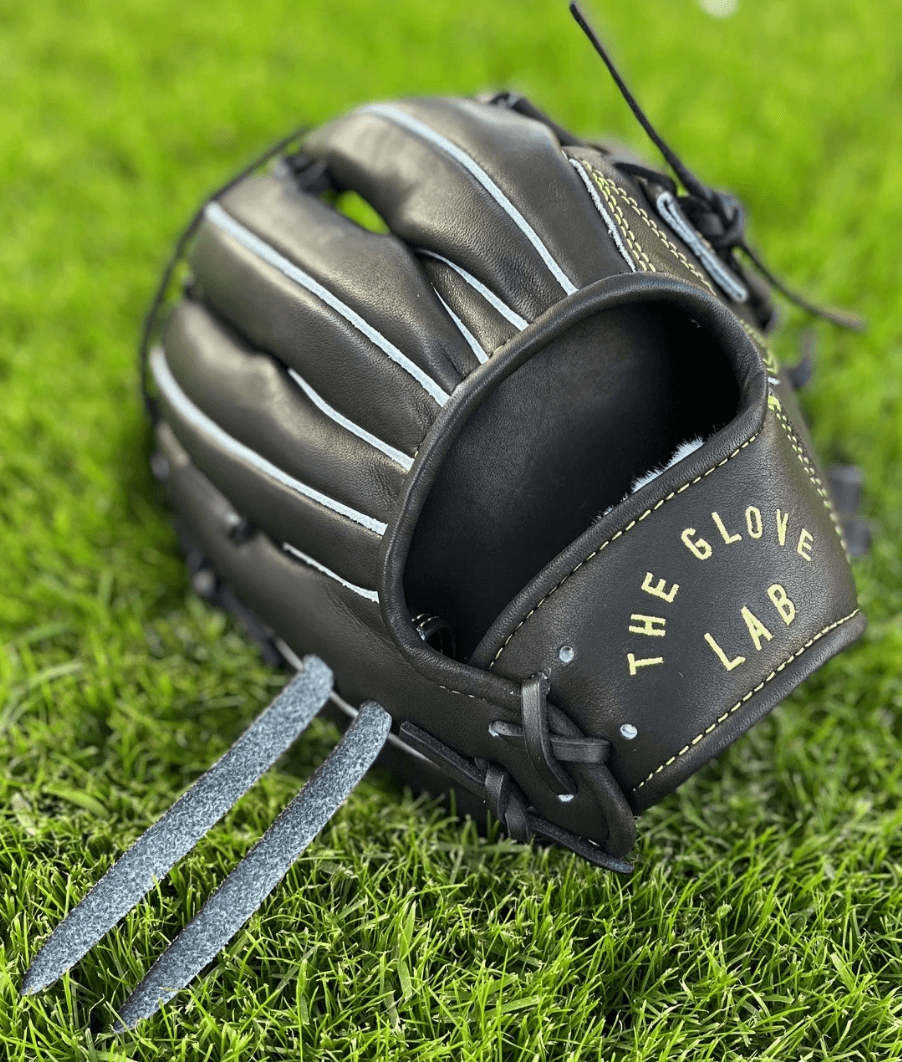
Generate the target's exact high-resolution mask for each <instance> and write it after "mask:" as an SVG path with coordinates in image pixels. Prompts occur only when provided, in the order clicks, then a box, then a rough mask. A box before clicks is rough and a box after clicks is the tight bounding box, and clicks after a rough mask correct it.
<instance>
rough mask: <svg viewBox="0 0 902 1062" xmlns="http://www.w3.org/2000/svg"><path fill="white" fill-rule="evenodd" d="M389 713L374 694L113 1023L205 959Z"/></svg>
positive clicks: (157, 999) (153, 1000) (279, 872)
mask: <svg viewBox="0 0 902 1062" xmlns="http://www.w3.org/2000/svg"><path fill="white" fill-rule="evenodd" d="M390 728H391V716H390V715H389V714H388V713H387V712H386V711H385V709H383V708H381V707H380V706H379V705H378V704H376V703H375V702H373V701H368V702H366V703H365V704H363V705H362V706H361V708H360V712H359V713H358V715H357V718H356V719H355V720H354V722H353V723H352V724H351V726H350V727H348V729H347V731H346V732H345V735H344V737H343V738H342V739H341V741H340V742H339V743H338V745H336V747H335V748H334V749H333V750H332V752H331V753H330V755H329V757H328V759H326V760H325V762H324V763H323V764H322V765H321V766H320V767H319V768H317V770H316V771H315V772H314V774H313V776H312V777H311V779H310V781H309V782H308V783H307V784H306V785H305V786H304V788H303V789H302V790H301V791H300V793H298V795H297V796H296V797H295V798H294V799H293V800H292V801H291V803H290V804H288V806H287V807H286V808H285V810H284V811H283V812H282V813H281V815H279V817H278V818H277V819H276V821H275V822H274V823H273V824H272V826H271V827H270V828H269V829H268V830H267V831H266V833H265V834H264V835H263V837H262V838H261V839H260V840H259V841H258V842H257V844H256V845H255V846H254V847H253V848H252V849H251V851H250V852H249V853H248V855H247V856H246V857H245V858H244V860H243V861H242V862H241V863H239V864H238V866H237V867H236V868H235V869H234V870H233V871H232V873H231V874H229V876H228V877H227V878H226V880H225V881H224V882H223V883H222V885H221V886H220V887H219V889H218V890H217V891H216V892H215V893H214V894H213V895H212V896H211V897H210V899H209V900H208V901H207V902H206V904H205V905H204V907H203V908H202V909H201V911H200V913H199V914H198V915H197V916H196V917H195V918H194V919H193V920H192V921H191V922H189V924H188V925H187V926H186V927H185V928H184V929H183V930H182V932H181V933H180V934H179V935H178V937H176V939H175V941H173V943H172V944H171V945H170V946H169V948H168V949H167V950H166V951H165V952H164V953H163V954H162V955H161V956H160V958H159V959H158V960H157V961H156V963H155V964H154V966H153V967H152V969H151V970H150V972H149V973H148V975H147V976H146V977H145V978H144V980H143V981H142V982H141V984H140V985H138V987H137V988H136V989H135V991H134V992H133V993H132V995H131V996H130V997H129V998H128V1000H126V1002H125V1005H124V1006H123V1008H122V1011H121V1013H120V1021H119V1022H118V1023H117V1024H116V1025H115V1027H114V1028H115V1031H117V1032H122V1031H124V1030H126V1029H131V1028H134V1026H135V1025H136V1024H137V1023H138V1022H139V1021H141V1020H142V1019H143V1018H147V1017H149V1016H150V1015H151V1014H153V1013H155V1012H156V1011H157V1010H158V1009H159V1007H160V1006H161V1005H162V1004H163V1003H166V1002H167V1001H168V1000H170V999H171V998H172V997H173V996H174V995H175V994H176V992H178V991H179V989H181V988H184V987H185V985H187V984H188V982H189V981H191V980H192V979H193V978H194V977H195V976H196V975H197V974H198V973H199V972H200V970H201V969H202V968H203V967H204V966H206V964H207V963H208V962H211V961H212V960H213V959H214V958H215V957H216V955H217V954H218V953H219V952H220V951H221V950H222V948H224V947H225V945H226V944H227V943H228V942H229V941H230V940H231V939H232V937H233V936H234V935H235V933H237V932H238V930H239V929H240V928H241V927H242V926H243V925H244V923H245V922H246V921H247V920H248V919H249V918H250V917H251V915H252V914H253V913H254V912H255V911H256V910H257V908H258V907H259V906H260V904H261V903H263V901H264V900H265V899H266V897H267V896H268V895H269V894H270V893H271V892H272V890H273V889H274V888H275V887H276V886H277V885H278V884H279V882H280V881H281V880H282V878H283V877H284V876H285V875H286V874H287V873H288V870H289V868H290V867H291V865H292V863H294V861H295V860H296V859H297V858H298V856H299V855H300V854H301V853H302V852H303V851H304V849H305V848H306V847H307V845H309V844H310V842H311V841H312V840H313V838H314V837H315V836H316V835H317V834H318V833H319V831H320V830H321V829H322V828H323V827H324V826H325V825H326V823H327V822H328V821H329V819H330V818H331V817H332V815H333V814H334V813H335V812H336V810H337V809H338V808H339V807H340V806H341V804H342V803H343V802H344V801H345V800H346V799H347V797H348V796H349V795H350V794H351V792H352V791H353V790H354V788H355V787H356V785H357V783H358V782H359V781H360V780H361V778H363V776H364V775H365V774H366V772H367V770H368V769H369V767H370V765H371V764H372V763H373V761H374V760H375V759H376V757H377V756H378V754H379V752H380V751H381V749H382V746H383V745H384V744H385V742H386V741H387V740H388V734H389V730H390Z"/></svg>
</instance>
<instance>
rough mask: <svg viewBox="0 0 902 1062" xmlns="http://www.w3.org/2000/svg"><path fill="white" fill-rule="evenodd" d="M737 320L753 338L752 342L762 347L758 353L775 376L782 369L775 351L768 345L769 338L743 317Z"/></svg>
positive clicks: (750, 337)
mask: <svg viewBox="0 0 902 1062" xmlns="http://www.w3.org/2000/svg"><path fill="white" fill-rule="evenodd" d="M737 320H738V321H739V323H740V324H741V325H742V328H743V331H744V332H745V333H746V335H747V336H748V337H749V339H751V340H752V342H753V343H755V344H756V346H758V347H760V348H761V349H760V350H759V351H758V353H759V354H760V355H761V360H762V361H763V362H764V367H765V368H766V369H767V371H768V372H771V373H773V374H774V376H776V375H777V373H779V371H780V366H779V363H778V362H777V359H776V357H774V352H773V351H772V350H771V349H770V347H769V346H768V345H767V340H766V339H765V338H764V336H762V335H761V333H760V332H757V331H756V330H755V329H754V328H752V326H751V325H750V324H749V323H748V322H747V321H743V320H742V318H741V317H739V318H737Z"/></svg>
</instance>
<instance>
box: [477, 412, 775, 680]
mask: <svg viewBox="0 0 902 1062" xmlns="http://www.w3.org/2000/svg"><path fill="white" fill-rule="evenodd" d="M758 435H759V433H758V432H756V433H755V434H754V435H753V436H752V437H751V438H750V439H747V440H746V441H745V442H744V443H743V444H742V445H741V446H737V447H736V449H735V450H734V451H733V452H732V453H731V454H729V455H728V456H727V457H725V458H724V459H723V461H718V463H717V464H716V465H712V467H711V468H709V469H708V470H707V471H706V472H703V473H702V474H701V475H700V476H696V477H695V479H693V480H690V482H688V483H684V484H683V486H682V487H678V488H677V489H676V490H674V491H671V492H670V494H668V495H667V496H666V497H664V498H661V499H659V500H658V501H657V502H655V504H654V505H652V506H651V507H650V508H648V509H646V510H645V512H644V513H643V514H642V515H641V516H637V517H636V519H635V520H631V521H630V522H629V523H628V524H627V525H626V527H624V528H623V529H622V530H620V531H618V532H617V534H616V535H612V536H611V537H610V538H609V539H607V540H606V541H604V542H602V544H601V545H600V546H597V547H596V548H595V549H594V550H592V552H591V553H590V554H589V555H588V557H585V558H583V560H581V561H580V562H579V564H577V566H576V567H575V568H574V569H573V570H572V571H571V572H568V574H567V575H565V576H564V577H563V578H562V579H561V580H560V582H558V583H556V584H555V585H554V586H553V587H552V588H551V589H550V590H549V591H548V593H547V594H545V596H544V597H543V598H542V599H541V600H540V601H539V602H538V603H537V604H536V605H534V606H533V607H532V608H531V609H530V610H529V612H527V613H526V615H525V616H524V617H523V619H521V620H520V622H519V623H518V624H517V626H516V627H514V629H513V630H512V631H511V632H510V634H509V635H508V636H507V637H506V638H505V639H504V642H503V644H502V645H501V648H500V649H499V650H498V652H497V653H495V656H494V657H493V659H492V662H491V663H490V664H489V667H488V670H489V671H491V670H492V668H493V667H494V666H495V664H497V663H498V659H499V657H500V656H501V654H502V653H503V652H504V650H505V649H506V648H507V647H508V644H509V643H510V641H511V639H512V638H513V637H514V635H515V634H516V633H517V631H519V630H520V628H521V627H522V626H523V624H524V623H526V621H527V620H528V619H529V618H530V616H533V615H535V613H536V612H538V611H539V609H540V608H541V607H542V605H544V604H545V602H546V601H547V600H548V598H550V597H551V595H552V594H553V593H554V592H555V591H556V590H560V588H561V587H562V586H563V585H564V583H566V582H567V580H568V579H570V578H571V577H572V576H574V575H576V573H577V572H578V571H579V570H580V568H582V567H583V565H584V564H588V563H589V561H590V560H592V559H593V558H594V557H597V556H598V554H599V553H601V551H602V550H604V549H607V547H608V546H609V545H610V544H611V543H612V542H616V541H617V539H618V538H622V537H623V536H624V535H626V534H628V533H629V532H630V531H632V529H633V528H634V527H635V526H636V525H637V524H641V523H642V521H643V520H645V519H646V518H647V517H649V516H651V515H652V513H654V512H657V510H658V509H660V508H661V506H662V505H666V504H667V502H669V501H670V500H671V499H672V498H675V497H676V496H677V495H678V494H682V493H683V491H684V490H689V488H690V487H694V486H695V484H696V483H700V482H701V481H702V480H703V479H705V478H706V477H707V476H710V475H711V473H712V472H716V471H717V469H718V468H720V467H721V466H722V465H725V464H726V463H727V462H728V461H732V460H733V458H734V457H735V456H736V455H737V454H738V453H740V452H741V451H742V450H744V449H745V448H746V447H747V446H751V445H752V443H753V442H754V441H755V440H756V439H757V438H758Z"/></svg>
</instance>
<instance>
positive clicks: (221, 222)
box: [204, 203, 450, 406]
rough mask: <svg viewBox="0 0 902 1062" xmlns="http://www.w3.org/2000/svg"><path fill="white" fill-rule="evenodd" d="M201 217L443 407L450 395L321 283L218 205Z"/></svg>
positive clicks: (208, 208)
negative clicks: (340, 319)
mask: <svg viewBox="0 0 902 1062" xmlns="http://www.w3.org/2000/svg"><path fill="white" fill-rule="evenodd" d="M204 218H205V219H206V220H207V221H209V222H210V223H211V224H212V225H215V226H216V227H217V228H218V229H221V230H222V231H223V232H225V233H227V234H228V235H229V236H231V237H232V239H233V240H236V241H237V242H238V243H240V244H241V246H242V247H244V248H245V249H246V250H248V251H250V252H251V254H255V255H256V256H257V257H258V258H260V259H262V261H264V262H266V263H267V265H270V266H272V267H273V268H274V269H278V271H279V272H280V273H281V274H282V275H283V276H286V277H288V279H289V280H293V281H294V282H295V284H297V285H299V286H300V287H302V288H304V289H306V290H307V291H309V292H310V293H311V294H312V295H315V296H316V297H317V298H318V299H319V300H320V301H321V302H324V303H325V304H326V305H327V306H329V307H331V308H332V309H333V310H335V312H336V313H338V314H340V315H341V316H342V317H343V318H344V319H345V320H346V321H347V322H348V324H351V325H353V326H354V328H356V329H357V331H358V332H360V333H361V334H362V335H365V336H366V338H367V339H368V340H369V341H370V342H371V343H373V344H375V346H377V347H378V348H379V349H380V350H381V351H382V352H383V353H384V354H387V355H388V356H389V358H391V360H392V361H393V362H394V363H395V364H396V365H400V366H401V368H402V369H403V370H404V371H405V372H406V373H408V374H409V375H410V376H412V377H413V378H414V379H415V380H416V381H417V383H418V384H419V385H420V386H421V387H422V388H423V390H424V391H426V392H427V393H428V394H430V395H431V396H432V397H433V398H434V399H435V401H436V402H437V403H438V404H439V405H440V406H443V405H444V404H445V403H446V402H447V401H448V399H449V398H450V395H449V394H448V392H447V391H445V390H444V389H443V388H441V387H439V385H438V384H437V383H436V382H435V380H433V379H432V377H431V376H429V375H428V374H427V373H425V372H423V370H422V369H421V368H420V367H419V365H415V364H414V363H413V362H412V361H411V360H410V358H408V357H407V355H406V354H403V353H402V352H401V351H400V350H398V348H397V347H396V346H395V345H394V343H392V342H391V341H390V340H388V339H386V338H385V336H384V335H382V333H381V332H378V331H376V329H375V328H373V326H372V325H371V324H369V322H367V321H365V320H364V319H363V318H362V317H361V316H360V314H359V313H357V312H356V310H352V309H351V307H350V306H347V305H346V304H345V303H343V302H342V301H341V299H339V298H338V297H337V296H335V295H334V294H333V293H332V292H331V291H329V290H328V288H324V287H323V285H322V284H320V283H319V282H318V281H316V280H314V279H313V277H311V276H310V275H309V273H305V272H304V270H303V269H300V268H299V267H298V266H296V265H295V264H294V262H291V261H289V260H288V259H287V258H286V257H285V256H284V255H282V254H279V252H278V251H277V250H276V249H275V248H274V247H271V246H270V245H269V244H268V243H267V242H266V241H265V240H262V239H260V237H259V236H258V235H257V234H256V233H254V232H251V230H250V229H248V228H246V227H245V226H244V225H242V224H241V223H240V222H239V221H236V220H235V219H234V218H233V217H232V216H231V215H230V214H227V213H226V212H225V210H223V209H222V207H221V206H220V205H219V203H207V205H206V206H205V207H204Z"/></svg>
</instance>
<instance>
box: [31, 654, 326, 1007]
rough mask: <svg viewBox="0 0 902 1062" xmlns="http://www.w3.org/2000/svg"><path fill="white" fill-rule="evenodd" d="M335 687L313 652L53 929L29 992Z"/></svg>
mask: <svg viewBox="0 0 902 1062" xmlns="http://www.w3.org/2000/svg"><path fill="white" fill-rule="evenodd" d="M331 690H332V672H331V671H330V670H329V668H328V667H327V666H326V664H324V663H323V661H322V660H320V659H319V658H318V657H315V656H308V657H305V658H304V667H303V670H302V671H301V672H300V673H299V674H298V675H297V676H296V677H295V678H294V679H293V680H292V681H291V682H290V683H289V684H288V685H287V686H286V687H285V689H284V690H282V692H281V693H280V694H279V696H278V697H276V699H275V700H274V701H273V702H272V704H271V705H270V706H269V707H268V708H266V709H265V710H264V711H263V712H262V713H261V714H260V715H259V716H258V717H257V718H256V719H255V720H254V722H253V723H252V724H251V725H250V727H248V729H247V730H245V732H244V733H243V734H242V735H241V737H240V738H238V740H237V741H236V742H235V744H234V745H232V747H231V748H230V749H229V751H228V752H226V753H225V755H224V756H223V757H222V758H221V759H220V760H218V761H217V762H216V763H215V764H214V765H213V766H212V767H211V768H210V769H209V770H208V771H207V772H206V774H204V775H202V776H201V777H200V778H199V779H198V780H197V781H196V782H195V783H194V785H192V786H191V788H190V789H188V790H187V792H185V793H184V794H183V795H182V796H181V797H180V798H179V799H178V800H177V801H176V802H175V803H174V804H173V805H172V807H171V808H170V809H169V810H168V811H167V812H166V814H165V815H163V817H162V818H161V819H159V820H158V821H157V822H156V823H155V824H154V825H153V826H151V827H150V829H149V830H147V831H146V832H145V833H144V834H142V836H141V837H140V838H139V839H138V840H137V841H136V842H135V844H134V845H132V847H131V848H130V849H129V850H128V851H127V852H126V853H125V855H124V856H122V858H121V859H120V860H119V861H118V862H117V863H116V864H115V865H114V866H113V867H111V868H110V870H109V871H107V873H106V874H105V875H104V876H103V877H102V878H101V879H100V881H99V882H98V883H97V884H96V885H95V886H94V888H92V889H91V891H90V892H89V893H88V894H87V896H85V898H84V899H83V900H82V901H81V903H79V904H78V906H77V907H75V908H74V909H73V910H72V911H70V913H69V915H68V916H67V917H66V918H65V919H64V920H63V921H62V922H61V923H60V924H59V925H58V926H57V927H56V929H55V930H54V931H53V933H52V934H51V936H50V939H49V940H48V941H47V943H46V944H45V945H44V947H43V948H41V950H40V951H39V952H38V955H37V957H36V958H35V960H34V962H33V963H32V965H31V967H30V969H29V970H28V972H27V973H26V975H25V979H24V981H23V982H22V988H21V992H22V994H23V995H30V994H32V993H34V992H38V991H40V990H41V989H42V988H46V987H47V986H48V985H50V984H52V983H53V982H54V981H55V980H56V979H57V978H58V977H60V976H61V975H62V974H63V973H65V971H66V970H68V969H69V968H70V967H71V966H73V965H74V964H75V963H76V962H78V960H79V959H80V958H82V956H83V955H85V953H86V952H88V951H89V950H90V949H91V948H92V947H93V946H94V945H95V944H96V943H97V941H98V940H100V938H101V937H103V936H104V935H105V934H106V933H108V932H109V930H110V929H112V928H113V926H114V925H115V924H116V923H117V922H118V921H119V919H120V918H122V917H123V916H124V915H125V914H127V913H128V912H129V911H130V910H131V909H132V907H134V906H135V904H137V903H138V902H139V901H140V900H141V899H142V898H143V897H144V896H145V895H146V894H147V893H148V892H149V891H150V890H151V889H152V888H153V886H154V883H155V882H156V881H159V880H160V879H161V878H164V877H165V876H166V874H168V873H169V871H170V870H171V869H172V867H173V866H174V865H175V863H176V862H177V861H178V860H179V859H181V858H182V856H184V855H186V854H187V853H188V852H190V851H191V849H192V848H193V847H194V846H195V845H196V844H197V842H198V841H199V840H200V839H201V838H202V837H203V836H204V834H205V833H207V831H208V830H209V829H210V828H211V827H212V826H213V825H215V823H216V822H218V821H219V819H221V818H222V817H223V815H225V814H226V812H228V811H229V810H230V808H232V807H233V805H234V804H235V803H236V802H237V801H238V800H239V799H240V798H241V797H242V796H243V795H244V794H245V793H246V792H247V790H248V789H249V788H250V787H251V786H252V785H253V784H254V783H255V782H256V781H257V780H258V779H259V778H260V776H261V775H262V774H264V773H265V772H266V771H267V770H268V769H269V768H270V767H271V766H272V765H273V763H275V761H276V760H277V759H278V757H279V756H281V755H282V753H283V752H285V751H286V749H288V748H289V746H290V745H291V744H292V743H293V742H294V741H295V739H296V738H297V737H298V735H299V734H300V733H301V732H302V731H303V730H304V728H305V727H306V726H307V724H308V723H309V722H310V720H311V719H313V717H314V716H315V715H316V714H317V712H318V711H319V710H320V708H321V707H322V706H323V704H324V703H325V702H326V700H327V699H328V697H329V694H330V692H331Z"/></svg>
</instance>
